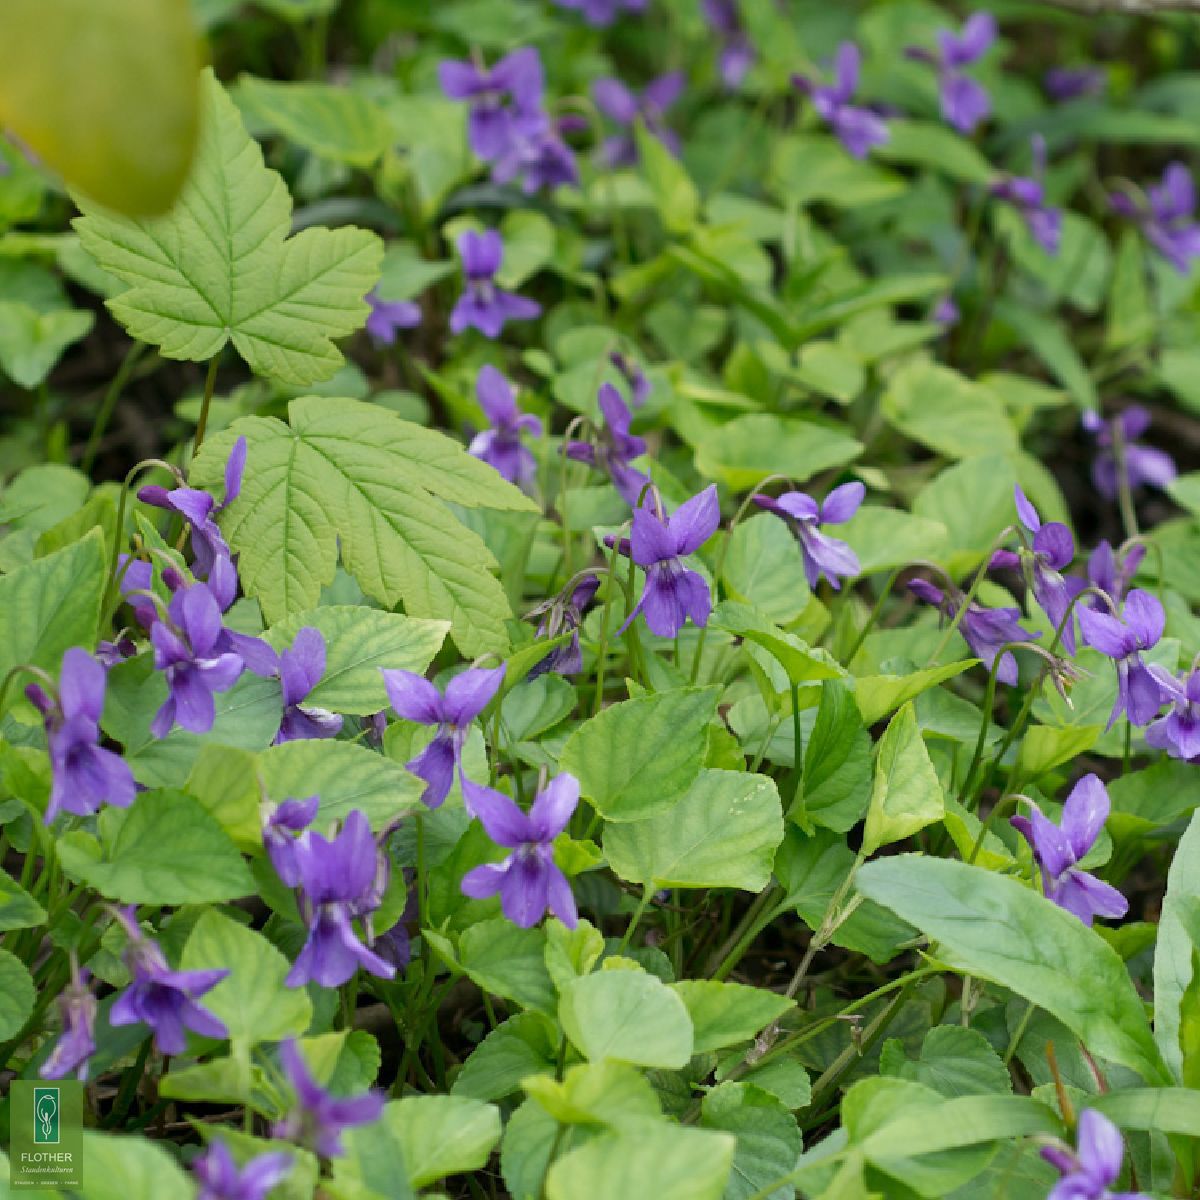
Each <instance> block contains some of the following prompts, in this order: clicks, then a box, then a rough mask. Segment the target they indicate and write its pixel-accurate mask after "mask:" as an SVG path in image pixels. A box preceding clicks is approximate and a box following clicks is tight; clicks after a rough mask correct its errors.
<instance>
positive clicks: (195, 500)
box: [138, 437, 246, 607]
mask: <svg viewBox="0 0 1200 1200" xmlns="http://www.w3.org/2000/svg"><path fill="white" fill-rule="evenodd" d="M245 469H246V439H245V438H244V437H240V438H238V440H237V441H236V442H234V444H233V449H232V450H231V451H230V452H229V459H228V461H227V462H226V464H225V497H224V499H223V500H222V501H221V503H220V504H218V503H217V501H216V497H215V496H212V495H211V494H210V493H208V492H205V491H202V490H200V489H199V488H189V487H177V488H171V489H167V488H164V487H160V486H159V485H158V484H147V485H146V486H145V487H143V488H140V489H139V490H138V499H139V500H142V501H144V502H145V503H146V504H152V505H154V506H155V507H156V508H166V509H170V510H173V511H174V512H177V513H179V515H180V516H181V517H183V519H184V520H185V521H186V522H187V524H188V527H189V528H190V529H191V534H192V558H193V560H194V561H193V564H192V571H193V573H194V574H195V576H196V578H197V579H207V578H208V576H209V572H211V571H212V569H213V564H214V562H216V561H217V560H218V559H221V558H224V559H226V560H231V559H232V558H233V554H232V552H231V551H230V549H229V545H228V543H227V542H226V541H225V537H224V535H223V534H222V533H221V530H220V527H219V526H218V525H217V522H216V517H217V514H218V513H221V512H223V511H224V510H225V509H227V508H228V507H229V506H230V505H231V504H232V503H233V502H234V501H235V500H236V499H237V498H238V495H239V494H240V493H241V490H242V474H243V472H244V471H245ZM226 607H228V605H227V606H226Z"/></svg>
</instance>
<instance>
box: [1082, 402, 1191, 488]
mask: <svg viewBox="0 0 1200 1200" xmlns="http://www.w3.org/2000/svg"><path fill="white" fill-rule="evenodd" d="M1083 427H1084V429H1086V430H1087V431H1088V432H1089V433H1090V434H1092V435H1094V437H1095V439H1096V445H1097V446H1098V447H1099V450H1098V452H1097V454H1096V458H1095V461H1094V462H1093V463H1092V482H1093V483H1094V484H1095V485H1096V490H1097V491H1098V492H1099V493H1100V494H1101V495H1102V496H1104V497H1105V498H1106V499H1108V500H1115V499H1116V498H1117V496H1118V495H1119V494H1120V490H1121V489H1120V471H1119V468H1118V465H1117V454H1116V449H1115V445H1114V444H1115V441H1116V439H1115V436H1114V434H1115V433H1116V432H1117V427H1119V432H1120V434H1121V442H1122V449H1123V452H1124V461H1125V472H1126V475H1127V477H1128V481H1129V490H1130V491H1131V492H1136V491H1137V490H1138V489H1139V488H1142V487H1154V488H1165V487H1166V486H1167V484H1169V483H1170V482H1171V481H1172V480H1173V479H1174V478H1175V475H1176V470H1175V460H1174V459H1173V458H1172V457H1171V456H1170V455H1169V454H1168V453H1167V452H1166V451H1165V450H1158V449H1156V448H1155V447H1154V446H1143V445H1141V444H1140V443H1139V442H1138V440H1137V439H1138V438H1140V437H1141V436H1142V434H1143V433H1145V432H1146V430H1147V429H1149V428H1150V413H1149V412H1148V411H1147V410H1146V409H1145V408H1143V407H1142V406H1141V405H1140V404H1131V405H1129V407H1128V408H1125V409H1123V410H1122V411H1121V413H1120V414H1119V415H1118V416H1116V417H1114V418H1112V419H1111V420H1108V421H1106V420H1104V418H1103V417H1101V416H1100V415H1099V414H1098V413H1093V412H1088V413H1084V415H1083Z"/></svg>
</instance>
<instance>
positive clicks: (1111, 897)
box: [1010, 775, 1129, 925]
mask: <svg viewBox="0 0 1200 1200" xmlns="http://www.w3.org/2000/svg"><path fill="white" fill-rule="evenodd" d="M1110 807H1111V805H1110V802H1109V799H1108V792H1107V791H1106V790H1105V787H1104V784H1102V783H1101V782H1100V780H1099V779H1098V778H1097V777H1096V776H1095V775H1085V776H1084V777H1083V778H1082V779H1081V780H1080V781H1079V782H1078V783H1077V784H1076V785H1075V786H1074V787H1073V788H1072V789H1071V793H1070V795H1069V796H1067V799H1066V801H1065V802H1064V804H1063V810H1062V819H1061V824H1059V825H1055V824H1054V822H1053V821H1051V820H1050V819H1049V818H1048V817H1046V816H1045V815H1044V814H1043V813H1042V810H1041V809H1040V808H1038V806H1037V805H1036V804H1034V803H1033V801H1032V800H1031V801H1029V816H1027V817H1011V818H1010V823H1011V824H1012V826H1013V828H1014V829H1016V830H1017V831H1018V832H1019V833H1020V834H1021V836H1022V837H1023V838H1024V839H1025V840H1026V841H1027V842H1028V843H1029V846H1030V849H1031V850H1032V851H1033V857H1034V860H1035V861H1036V863H1037V865H1038V867H1039V868H1040V869H1041V872H1042V888H1043V891H1044V892H1045V894H1046V899H1047V900H1052V901H1053V902H1054V903H1055V904H1057V905H1058V907H1059V908H1065V909H1066V910H1067V912H1069V913H1073V914H1074V915H1075V916H1077V917H1078V918H1079V919H1080V920H1081V921H1082V922H1083V923H1084V924H1085V925H1090V924H1091V923H1092V921H1093V919H1094V918H1095V917H1112V918H1114V919H1115V918H1119V917H1123V916H1124V915H1125V913H1126V911H1127V910H1128V908H1129V904H1128V902H1127V901H1126V899H1125V897H1124V896H1122V895H1121V893H1120V892H1118V891H1117V889H1116V888H1114V887H1112V886H1110V885H1109V884H1107V883H1105V882H1104V881H1103V880H1100V879H1097V878H1096V877H1095V875H1090V874H1088V872H1087V871H1081V870H1079V869H1078V867H1076V865H1075V864H1076V863H1077V862H1079V861H1080V859H1082V858H1083V857H1084V856H1085V855H1086V854H1087V853H1088V851H1089V850H1091V848H1092V847H1093V846H1094V845H1095V844H1096V839H1097V838H1098V837H1099V836H1100V830H1101V829H1103V828H1104V822H1105V821H1106V820H1107V819H1108V813H1109V809H1110Z"/></svg>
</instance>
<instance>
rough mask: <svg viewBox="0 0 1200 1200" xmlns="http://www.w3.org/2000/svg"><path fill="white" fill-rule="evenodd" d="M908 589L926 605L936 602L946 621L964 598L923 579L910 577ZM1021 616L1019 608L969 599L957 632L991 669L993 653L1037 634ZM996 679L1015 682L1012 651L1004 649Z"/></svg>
mask: <svg viewBox="0 0 1200 1200" xmlns="http://www.w3.org/2000/svg"><path fill="white" fill-rule="evenodd" d="M908 589H909V591H911V592H912V593H913V594H914V595H915V596H917V597H919V598H920V599H921V600H924V601H925V602H926V603H927V604H933V605H936V606H937V608H938V610H939V611H940V612H941V614H942V615H943V616H944V617H946V618H948V619H949V620H953V619H954V616H955V614H956V613H957V612H958V610H959V609H960V608H961V607H962V603H963V600H964V599H965V596H964V595H963V593H962V592H960V591H959V590H958V588H954V589H953V591H952V593H951V594H950V595H947V594H946V593H945V592H943V591H942V589H941V588H939V587H935V586H934V585H933V584H932V583H927V582H926V581H925V580H924V579H910V580H909V582H908ZM1020 617H1021V611H1020V609H1017V608H984V607H983V606H982V605H980V604H977V603H976V602H975V601H974V600H972V601H971V605H970V607H969V608H968V609H967V611H966V612H965V613H963V617H962V620H961V621H959V623H958V631H959V633H961V634H962V635H963V639H964V640H965V641H966V643H967V645H968V646H970V648H971V653H972V654H974V655H975V657H976V658H978V659H979V660H980V662H982V663H983V665H984V666H985V667H987V668H988V670H991V669H992V667H993V665H994V664H995V662H996V655H998V654H999V653H1000V651H1001V649H1002V648H1003V647H1004V646H1006V645H1008V644H1009V643H1010V642H1029V641H1032V640H1033V639H1034V638H1036V637H1037V636H1038V635H1037V634H1036V633H1030V632H1029V630H1027V629H1023V628H1022V627H1021V625H1020ZM996 678H997V679H998V680H999V681H1000V682H1001V683H1006V684H1008V685H1009V686H1010V687H1012V686H1014V685H1015V684H1016V682H1017V660H1016V657H1015V655H1014V654H1013V652H1012V651H1011V650H1005V651H1004V655H1003V657H1002V658H1001V659H1000V666H999V668H998V669H997V671H996Z"/></svg>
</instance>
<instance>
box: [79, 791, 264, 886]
mask: <svg viewBox="0 0 1200 1200" xmlns="http://www.w3.org/2000/svg"><path fill="white" fill-rule="evenodd" d="M58 853H59V859H60V860H61V862H62V865H63V869H64V870H65V871H66V872H67V874H69V875H71V876H73V877H75V878H78V879H81V880H82V881H83V882H84V883H86V884H87V885H88V886H89V887H93V888H95V889H96V891H98V892H99V893H100V894H101V895H102V896H105V897H107V898H108V899H109V900H117V901H119V902H120V903H122V904H206V903H215V902H217V901H220V900H234V899H236V898H237V897H239V896H248V895H249V894H250V893H251V892H253V891H254V880H253V879H252V878H251V876H250V872H249V871H248V870H247V869H246V864H245V863H244V862H243V861H242V856H241V855H240V854H239V853H238V852H237V848H236V847H235V846H234V844H233V842H231V841H230V840H229V835H228V834H227V833H225V831H224V830H223V829H222V828H221V827H220V826H219V825H218V824H217V822H216V820H215V819H214V818H213V817H212V816H210V815H209V814H208V813H207V812H206V811H205V810H204V809H203V808H202V807H201V806H200V804H199V802H198V801H196V800H195V799H193V797H191V796H189V795H187V793H186V792H180V791H175V790H172V789H168V788H163V789H160V790H158V791H151V792H143V793H142V794H141V795H139V796H138V798H137V799H136V800H135V801H134V802H133V807H132V808H130V809H129V811H128V812H127V813H126V814H124V819H123V820H121V822H120V825H119V827H118V829H117V833H116V836H115V837H113V838H112V839H111V841H109V840H108V839H105V846H104V851H103V853H101V852H100V851H99V850H98V848H97V847H96V843H95V842H94V840H92V839H90V838H89V835H87V834H84V833H69V834H67V835H66V836H65V837H63V838H61V839H60V840H59V851H58Z"/></svg>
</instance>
